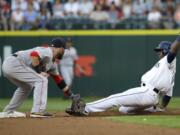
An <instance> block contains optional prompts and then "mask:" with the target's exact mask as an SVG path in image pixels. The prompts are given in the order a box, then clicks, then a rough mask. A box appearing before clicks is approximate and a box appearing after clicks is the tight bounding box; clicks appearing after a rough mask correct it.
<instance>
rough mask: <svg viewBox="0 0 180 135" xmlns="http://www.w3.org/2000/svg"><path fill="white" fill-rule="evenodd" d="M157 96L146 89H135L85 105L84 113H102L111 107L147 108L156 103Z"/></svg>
mask: <svg viewBox="0 0 180 135" xmlns="http://www.w3.org/2000/svg"><path fill="white" fill-rule="evenodd" d="M157 100H158V98H157V94H155V93H154V92H153V91H152V90H150V89H148V88H146V87H137V88H133V89H130V90H127V91H125V92H122V93H119V94H114V95H111V96H109V97H107V98H104V99H101V100H98V101H95V102H91V103H87V104H86V107H85V111H86V112H102V111H106V110H107V109H109V108H112V107H115V106H116V107H120V106H129V107H138V106H141V107H142V106H149V105H151V104H156V103H157V102H158V101H157Z"/></svg>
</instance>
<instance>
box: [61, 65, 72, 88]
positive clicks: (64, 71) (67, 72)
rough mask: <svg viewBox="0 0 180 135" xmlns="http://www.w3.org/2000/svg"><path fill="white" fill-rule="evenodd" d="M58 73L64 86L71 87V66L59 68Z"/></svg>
mask: <svg viewBox="0 0 180 135" xmlns="http://www.w3.org/2000/svg"><path fill="white" fill-rule="evenodd" d="M60 71H61V75H62V77H63V78H64V81H65V82H66V84H67V85H69V86H71V85H72V81H73V77H74V72H73V66H60Z"/></svg>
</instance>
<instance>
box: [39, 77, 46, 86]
mask: <svg viewBox="0 0 180 135" xmlns="http://www.w3.org/2000/svg"><path fill="white" fill-rule="evenodd" d="M38 83H45V84H47V83H48V78H47V77H44V76H41V77H40V79H39V80H38Z"/></svg>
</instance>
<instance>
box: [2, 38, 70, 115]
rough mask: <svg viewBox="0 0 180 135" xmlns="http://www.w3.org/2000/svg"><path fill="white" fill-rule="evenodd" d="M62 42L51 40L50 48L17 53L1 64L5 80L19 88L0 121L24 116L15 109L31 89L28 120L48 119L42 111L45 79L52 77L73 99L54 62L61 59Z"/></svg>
mask: <svg viewBox="0 0 180 135" xmlns="http://www.w3.org/2000/svg"><path fill="white" fill-rule="evenodd" d="M64 50H65V40H64V39H62V38H54V39H53V40H52V41H51V46H48V47H35V48H32V49H29V50H24V51H18V52H16V53H14V54H13V55H12V56H10V57H8V58H7V59H5V61H4V62H3V67H2V69H3V73H4V75H5V77H6V78H7V79H8V80H9V81H10V82H12V83H13V84H15V85H16V86H17V87H18V88H17V89H16V91H15V92H14V95H13V97H12V99H11V101H10V103H9V104H8V105H7V106H6V107H5V108H4V110H3V112H1V113H0V118H8V117H25V116H26V115H25V114H24V113H21V112H17V111H16V109H17V108H18V107H19V106H20V105H21V104H22V103H23V102H24V100H25V99H26V98H27V96H28V95H29V94H30V92H31V91H32V90H34V93H33V94H34V95H33V107H32V110H31V114H30V116H31V117H48V116H52V114H50V113H47V112H45V109H46V102H47V85H48V76H51V77H52V78H53V79H54V81H55V82H56V84H57V85H58V87H59V88H60V89H61V90H62V91H63V92H64V94H65V95H66V96H70V97H71V96H73V94H72V92H71V90H70V88H69V86H68V85H66V83H65V81H64V80H63V78H62V77H61V76H60V75H59V73H58V68H57V63H56V61H57V60H59V59H61V58H62V57H63V54H64Z"/></svg>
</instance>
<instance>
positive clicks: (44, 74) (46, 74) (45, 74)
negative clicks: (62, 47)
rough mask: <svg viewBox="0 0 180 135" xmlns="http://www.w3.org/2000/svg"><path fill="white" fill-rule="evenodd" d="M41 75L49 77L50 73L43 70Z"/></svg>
mask: <svg viewBox="0 0 180 135" xmlns="http://www.w3.org/2000/svg"><path fill="white" fill-rule="evenodd" d="M40 75H42V76H44V77H47V78H48V77H49V74H48V73H46V72H41V73H40Z"/></svg>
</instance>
